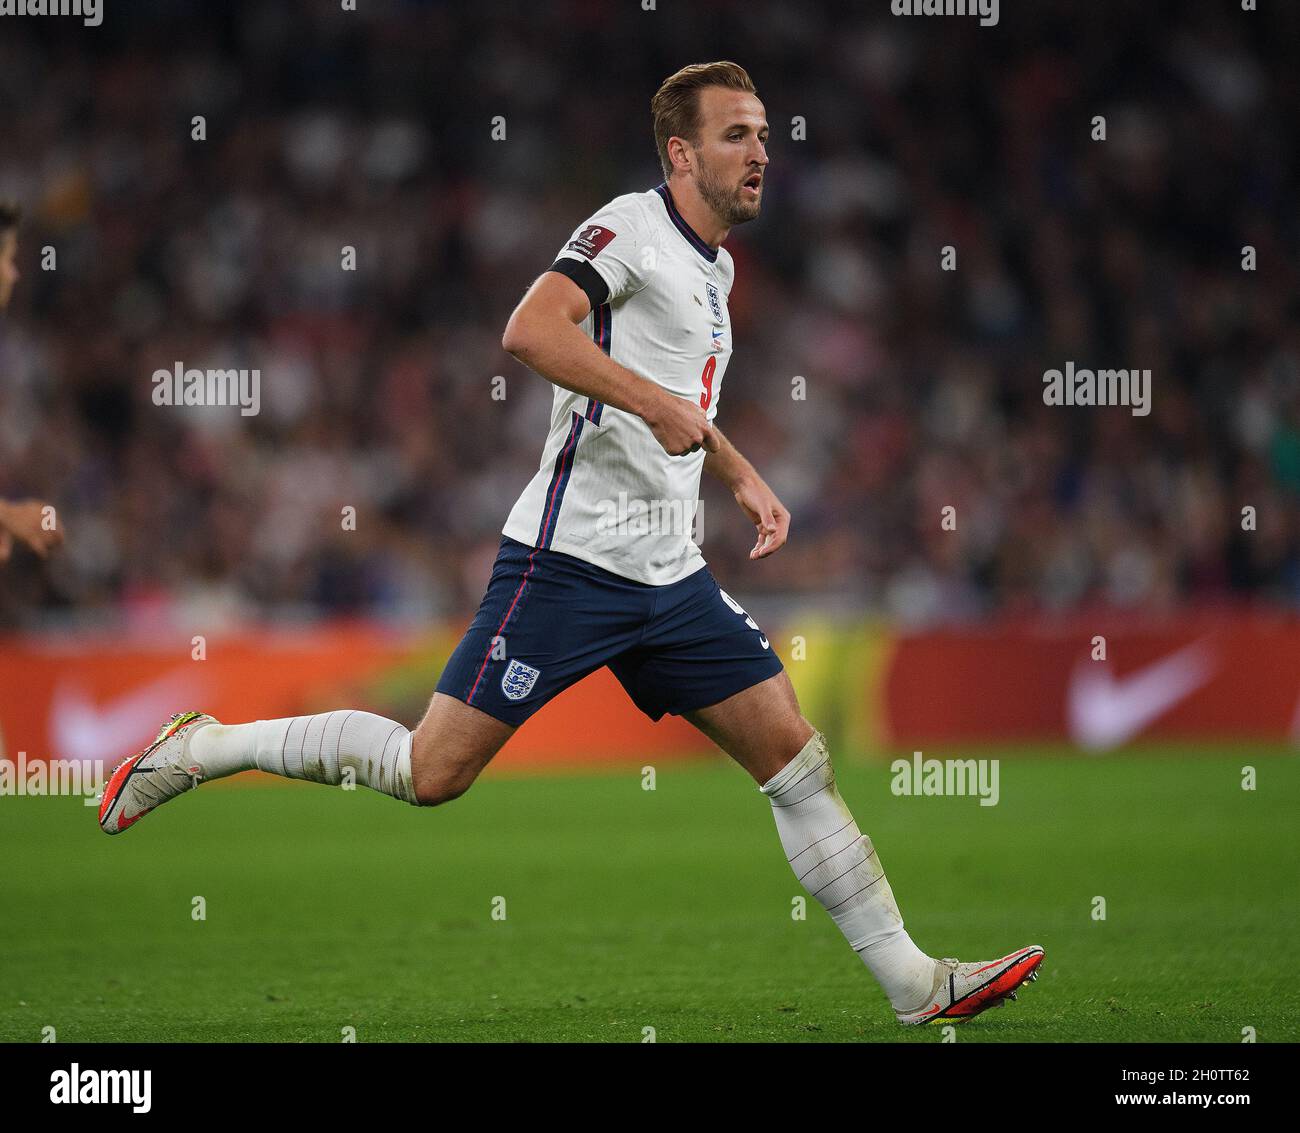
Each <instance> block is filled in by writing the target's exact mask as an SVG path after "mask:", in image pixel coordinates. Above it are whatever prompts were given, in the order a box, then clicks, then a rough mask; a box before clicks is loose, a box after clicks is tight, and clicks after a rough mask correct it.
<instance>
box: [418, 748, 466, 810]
mask: <svg viewBox="0 0 1300 1133" xmlns="http://www.w3.org/2000/svg"><path fill="white" fill-rule="evenodd" d="M411 772H412V785H413V786H414V787H415V800H416V802H417V803H419V805H420V806H439V805H440V804H442V803H449V802H451V800H452V799H458V798H460V796H461V795H463V794H464V793H465V792H466V791H468V790H469V789H470V787H472V786H473V785H474V780H475V779H476V778H478V775H477V772H476V771H475V770H474V769H473V768H471V767H468V766H466V765H464V764H462V763H458V762H457V761H455V760H452V759H438V760H432V761H425V762H424V764H423V765H422V766H420V767H418V768H417V767H416V766H415V765H414V764H412V767H411Z"/></svg>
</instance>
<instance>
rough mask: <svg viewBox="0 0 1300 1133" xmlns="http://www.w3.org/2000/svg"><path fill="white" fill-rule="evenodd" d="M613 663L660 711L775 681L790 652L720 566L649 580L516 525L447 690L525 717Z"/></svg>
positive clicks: (635, 695)
mask: <svg viewBox="0 0 1300 1133" xmlns="http://www.w3.org/2000/svg"><path fill="white" fill-rule="evenodd" d="M602 665H608V666H609V668H610V671H611V672H613V674H614V676H616V677H617V678H618V679H619V682H620V683H621V684H622V685H623V687H624V688H625V689H627V692H628V695H629V696H631V698H632V700H633V702H634V703H635V704H636V706H637V707H638V708H639V709H641V711H642V712H644V713H645V714H646V715H647V716H649V717H650V719H652V720H658V719H659V718H660V717H661V716H662V715H663V714H664V713H665V712H669V713H672V714H674V715H681V714H682V713H684V712H690V711H692V710H693V709H696V708H704V707H707V706H708V705H710V704H717V703H718V702H719V701H721V700H726V699H727V697H729V696H732V695H734V694H735V693H738V692H740V691H741V690H742V689H746V688H749V687H750V686H751V685H755V684H758V682H759V681H765V680H767V678H768V677H772V676H775V675H776V674H777V673H779V672H780V671H781V661H780V659H779V658H778V657H777V655H776V652H775V650H773V649H772V648H771V645H770V643H769V642H768V640H767V638H766V637H765V636H764V635H763V632H762V630H760V629H759V628H758V626H757V625H756V624H755V622H754V620H753V618H751V617H750V616H749V615H748V614H746V613H745V611H744V610H742V609H741V608H740V607H739V606H738V605H736V603H735V602H734V601H733V600H732V598H731V596H730V595H728V594H727V593H726V592H725V591H724V590H723V589H722V588H721V587H720V586H719V585H718V583H717V580H716V579H715V578H714V577H713V575H712V574H711V573H710V571H709V569H708V567H702V568H701V569H700V570H697V571H696V572H695V573H694V574H692V575H690V576H688V577H687V578H684V579H682V580H681V581H680V582H674V583H672V584H671V585H669V586H648V585H646V584H645V583H643V582H634V581H633V580H632V579H630V578H623V577H622V576H621V575H617V574H613V573H611V572H610V571H607V570H602V569H601V568H600V567H597V566H593V565H592V564H591V563H587V562H583V561H582V560H581V559H576V558H574V557H573V556H572V555H565V554H561V553H560V552H559V551H552V550H549V549H534V548H532V547H528V546H525V545H524V544H523V543H519V542H517V541H516V540H514V539H510V538H508V537H506V538H502V540H501V549H500V551H499V552H498V553H497V560H496V563H495V565H494V566H493V568H492V578H491V581H490V582H489V583H488V588H487V593H486V594H485V595H484V596H483V602H482V604H481V605H480V606H479V608H478V613H477V615H475V617H474V621H473V623H472V624H471V625H470V627H469V629H468V630H467V631H466V633H465V636H464V637H463V638H462V639H461V642H460V644H459V645H458V646H457V647H456V650H455V652H454V653H452V655H451V660H449V661H448V662H447V667H446V668H445V669H444V670H443V672H442V676H441V677H440V678H439V680H438V691H439V692H442V693H446V694H447V695H448V696H454V697H456V699H457V700H463V701H464V702H465V703H466V704H470V705H473V707H475V708H478V709H481V710H482V711H484V712H486V713H487V714H488V715H489V716H495V717H496V718H497V719H498V720H503V721H505V723H507V724H516V725H518V724H522V723H523V722H524V721H525V720H527V719H528V717H529V716H531V715H532V714H533V713H534V712H536V711H537V710H538V709H539V708H541V707H542V705H543V704H545V703H546V702H547V701H548V700H550V699H551V698H552V697H554V696H556V695H558V694H559V693H561V692H563V691H564V690H565V689H566V688H568V687H569V686H570V685H572V684H576V683H577V682H578V681H580V680H582V678H583V677H585V676H587V675H588V674H589V673H593V672H595V671H596V670H597V669H599V668H600V667H601V666H602Z"/></svg>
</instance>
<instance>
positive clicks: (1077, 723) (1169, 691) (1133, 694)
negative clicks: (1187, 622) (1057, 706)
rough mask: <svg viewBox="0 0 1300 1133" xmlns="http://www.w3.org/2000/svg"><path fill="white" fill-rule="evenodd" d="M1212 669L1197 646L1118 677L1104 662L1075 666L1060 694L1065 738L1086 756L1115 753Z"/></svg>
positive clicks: (1206, 652)
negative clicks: (1086, 751) (1067, 735)
mask: <svg viewBox="0 0 1300 1133" xmlns="http://www.w3.org/2000/svg"><path fill="white" fill-rule="evenodd" d="M1215 667H1216V665H1215V661H1214V658H1213V657H1212V656H1211V654H1210V651H1209V649H1208V648H1207V647H1206V646H1205V645H1204V644H1203V643H1201V642H1194V643H1193V644H1191V645H1187V646H1184V647H1183V648H1182V649H1180V650H1178V652H1177V653H1172V654H1170V655H1169V656H1168V657H1165V658H1164V659H1163V660H1160V661H1155V662H1153V663H1152V664H1150V665H1146V666H1144V667H1143V668H1141V669H1138V670H1136V671H1135V672H1132V673H1129V674H1128V675H1127V676H1123V677H1114V676H1112V675H1111V673H1110V671H1109V670H1108V669H1107V668H1106V662H1104V661H1090V660H1085V661H1080V662H1079V663H1078V665H1076V666H1075V669H1074V672H1073V673H1072V674H1071V676H1070V684H1069V687H1068V688H1067V690H1066V716H1067V720H1068V726H1069V730H1070V738H1071V739H1073V740H1074V741H1075V742H1076V743H1077V744H1079V745H1080V746H1081V747H1085V748H1087V749H1089V750H1090V751H1103V750H1106V749H1107V748H1113V747H1119V746H1120V745H1121V744H1123V743H1125V742H1127V741H1128V740H1131V739H1132V738H1133V737H1134V736H1136V735H1137V734H1138V733H1139V732H1141V731H1142V730H1143V729H1144V728H1146V727H1147V726H1148V725H1149V724H1152V723H1154V722H1155V720H1157V719H1158V718H1159V717H1161V716H1163V715H1164V714H1165V713H1166V712H1168V711H1169V710H1170V709H1171V708H1173V707H1174V705H1176V704H1177V703H1178V702H1179V701H1181V700H1185V699H1186V698H1187V697H1188V696H1189V695H1190V694H1191V693H1193V692H1194V691H1195V690H1196V689H1198V688H1200V687H1201V685H1203V684H1205V682H1206V681H1208V680H1209V679H1210V677H1211V675H1212V674H1213V672H1214V669H1215Z"/></svg>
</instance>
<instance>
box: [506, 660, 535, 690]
mask: <svg viewBox="0 0 1300 1133" xmlns="http://www.w3.org/2000/svg"><path fill="white" fill-rule="evenodd" d="M541 675H542V671H541V669H534V668H533V667H532V666H531V665H525V664H524V663H523V662H522V661H514V660H512V661H511V662H510V664H508V665H507V666H506V671H505V672H504V673H502V674H501V691H502V692H504V693H505V694H506V699H507V700H523V698H524V697H525V696H527V695H528V694H529V693H530V692H532V691H533V685H535V684H536V683H537V678H538V677H540V676H541Z"/></svg>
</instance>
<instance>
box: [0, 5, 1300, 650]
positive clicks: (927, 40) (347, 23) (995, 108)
mask: <svg viewBox="0 0 1300 1133" xmlns="http://www.w3.org/2000/svg"><path fill="white" fill-rule="evenodd" d="M862 7H863V6H861V5H854V6H852V7H847V6H846V7H843V8H841V7H838V6H823V7H820V8H819V7H817V6H815V5H814V6H809V5H803V4H788V3H780V2H775V0H749V2H744V3H741V2H724V3H714V4H709V5H696V6H686V5H669V4H660V5H658V9H657V10H656V11H651V12H646V11H643V10H641V8H640V6H639V5H637V4H618V5H615V4H602V3H597V2H595V0H562V2H558V3H554V4H544V5H533V4H522V3H521V4H501V5H488V6H482V5H474V6H470V5H453V4H443V3H417V2H406V3H401V2H396V0H393V2H383V0H367V2H365V3H363V4H362V5H360V8H361V9H362V10H361V11H360V12H357V13H349V12H343V11H341V10H340V5H338V4H337V3H334V4H331V3H314V4H313V3H305V2H303V3H295V2H283V3H260V2H259V3H251V2H225V3H216V2H215V0H214V2H211V3H184V2H181V3H178V2H175V0H169V2H166V3H164V2H163V0H140V2H138V3H134V4H132V5H129V6H128V5H108V6H106V11H105V18H104V22H103V25H102V26H101V27H98V28H85V27H82V26H81V25H80V23H79V21H76V20H59V19H50V18H47V19H43V20H40V19H27V20H25V21H24V20H19V19H16V18H15V19H8V20H6V21H4V22H5V27H4V28H3V32H4V35H3V37H2V38H0V97H2V98H3V102H4V105H5V106H6V107H7V108H8V109H7V111H6V113H5V115H4V126H3V129H2V131H0V139H2V144H0V156H2V161H0V196H7V197H12V198H16V199H18V200H19V201H20V202H21V203H22V204H23V206H24V209H25V212H26V218H25V221H24V226H23V229H22V233H21V241H22V251H21V263H22V267H23V271H24V278H23V281H22V283H21V284H20V285H19V289H18V294H17V296H16V299H15V301H14V303H13V305H12V306H11V308H10V309H9V311H8V312H7V313H6V314H5V315H4V316H3V318H2V319H0V495H3V496H4V497H7V498H15V497H21V496H27V495H34V496H38V497H40V498H43V499H49V500H51V501H53V502H55V503H56V504H57V505H58V506H59V508H60V514H61V517H62V519H63V521H64V523H65V524H66V528H67V537H68V541H67V545H66V547H65V548H64V550H63V551H62V553H61V554H60V555H59V556H58V557H57V558H56V559H54V560H52V561H51V562H50V563H49V564H40V563H38V562H37V561H36V560H35V559H33V558H32V556H30V555H20V554H15V556H14V561H13V562H11V563H10V564H9V566H8V567H7V568H6V569H5V570H4V573H3V574H2V575H0V625H5V626H20V625H38V624H39V625H44V624H52V623H57V622H59V621H60V620H63V619H74V620H76V621H78V622H79V623H80V622H96V621H102V622H104V623H106V624H112V625H122V624H125V625H129V626H142V625H144V626H151V625H155V624H180V625H190V624H193V623H194V619H195V618H200V617H201V618H202V619H203V623H202V624H204V625H206V626H208V627H213V626H214V624H220V623H221V622H222V621H223V620H227V619H229V620H237V619H242V618H247V617H268V616H269V617H291V618H297V617H307V618H310V617H316V616H321V615H326V614H331V615H336V614H351V613H364V614H369V615H374V616H378V617H381V618H392V619H395V620H397V621H400V622H411V621H415V620H419V619H425V618H431V617H437V616H451V617H462V616H465V615H467V614H469V613H471V612H472V610H473V608H474V605H475V604H476V603H477V601H478V598H479V596H480V594H481V591H482V587H483V584H484V581H485V579H486V574H487V568H488V564H489V563H490V561H491V557H492V555H493V554H494V552H495V548H496V545H497V542H498V539H499V531H500V527H501V524H502V522H503V521H504V519H505V516H506V513H507V511H508V509H509V507H510V505H511V503H512V502H513V501H514V499H515V496H516V495H517V493H518V492H519V490H520V489H521V488H522V486H523V485H524V483H525V482H526V481H527V479H528V477H529V476H530V475H531V473H532V472H533V470H535V468H536V467H537V462H538V459H539V456H540V449H541V444H542V440H543V438H544V436H545V429H546V422H547V419H548V413H549V405H550V395H551V389H550V386H549V385H547V384H546V383H545V382H544V381H543V380H542V379H540V378H538V377H537V376H536V375H532V374H530V373H528V372H527V371H526V370H525V369H524V368H522V367H521V366H520V365H519V364H518V363H516V362H515V361H514V360H513V359H511V358H510V357H509V356H508V355H506V354H505V353H504V352H503V351H502V350H501V346H500V336H501V332H502V329H503V327H504V325H505V322H506V319H507V317H508V315H509V313H510V311H511V309H512V307H513V306H514V303H515V302H516V301H517V299H518V297H519V296H520V295H521V294H522V292H523V290H524V289H525V288H526V287H527V286H528V284H529V283H530V282H531V280H532V279H533V278H534V276H535V275H536V274H538V273H539V272H541V271H542V270H544V269H545V268H546V267H547V266H548V265H549V264H550V263H551V261H552V259H553V258H554V256H555V253H556V252H557V251H558V249H559V248H560V247H561V246H562V245H563V243H564V242H565V241H566V240H567V239H568V236H569V234H570V232H571V231H572V230H573V229H574V228H575V227H576V226H577V225H578V224H579V223H580V222H581V221H582V220H583V219H584V218H585V217H586V216H587V215H589V214H590V213H591V212H593V211H595V209H596V208H597V207H598V206H599V205H600V204H602V203H603V202H604V201H606V200H608V199H609V198H610V197H613V196H615V195H617V194H619V193H624V192H629V191H634V190H643V189H648V188H651V187H653V186H654V185H656V184H657V183H658V182H659V181H660V180H662V176H661V174H660V171H659V168H658V164H657V160H656V156H655V151H654V143H653V139H652V137H651V132H650V117H649V109H648V103H649V98H650V96H651V94H652V93H653V92H654V90H655V88H656V87H657V85H658V83H659V82H660V81H661V80H662V79H663V78H664V77H665V76H666V75H668V74H670V73H672V72H673V71H675V70H676V69H677V68H678V67H680V66H682V65H683V64H685V63H688V62H699V61H703V60H706V59H716V58H730V59H735V60H737V61H738V62H740V63H742V65H744V66H745V67H746V68H747V69H748V70H749V72H750V74H751V76H752V77H753V79H754V81H755V83H756V85H757V87H758V93H759V96H760V97H761V98H762V99H763V100H764V102H765V104H766V107H767V111H768V118H769V121H770V122H771V124H772V142H771V145H770V157H771V162H772V164H771V167H770V171H769V178H768V185H767V189H766V192H765V195H764V210H763V215H762V217H761V218H760V219H759V220H758V221H756V222H754V223H752V224H750V225H747V226H744V227H742V228H738V229H736V230H734V231H733V233H732V235H731V237H730V239H729V240H728V242H727V247H728V248H729V249H730V250H731V252H732V254H733V256H734V257H735V261H736V269H737V280H736V285H735V290H734V291H733V293H732V296H731V314H732V320H733V326H734V332H735V354H734V357H733V359H732V361H731V365H730V368H729V370H728V373H727V376H726V381H725V384H724V388H723V391H722V399H721V416H720V418H719V423H720V424H721V425H722V427H723V429H724V430H725V431H726V432H727V434H728V435H729V436H730V437H731V438H732V439H733V440H734V441H735V442H736V444H737V445H738V446H739V447H740V448H741V450H742V451H743V452H745V453H746V454H747V455H748V456H749V457H750V458H751V460H752V461H753V462H754V463H755V465H756V466H757V467H758V468H759V470H760V471H761V472H762V473H763V474H764V475H765V477H766V478H767V479H768V481H769V482H770V483H771V484H772V486H773V487H774V488H775V489H776V491H777V492H778V494H780V495H781V496H782V497H783V499H784V500H785V502H786V503H787V505H788V506H789V507H790V509H791V511H792V513H793V517H794V521H793V526H792V536H791V541H790V544H789V545H788V546H787V547H786V548H785V549H784V550H782V551H781V552H780V553H779V554H778V555H776V556H775V557H773V558H772V559H769V560H766V561H764V562H763V563H761V564H751V563H749V562H748V561H747V558H746V553H747V551H748V549H749V547H750V546H751V545H752V543H753V531H752V528H751V527H750V526H749V525H748V523H747V522H746V521H745V519H744V517H743V516H742V515H741V514H740V512H739V511H738V510H737V509H736V508H735V506H734V504H733V503H732V502H731V501H730V500H729V499H727V498H725V493H722V492H720V491H719V490H716V489H717V487H718V486H717V485H714V484H712V483H708V482H707V478H706V489H705V503H704V509H705V510H704V521H705V522H704V536H705V538H704V542H703V549H704V552H705V556H706V558H707V559H708V560H709V562H710V564H711V566H712V567H713V569H714V571H715V573H717V574H718V576H719V578H720V579H721V580H722V581H723V584H724V585H725V586H727V587H728V588H729V589H731V590H732V592H733V593H735V594H736V595H737V596H738V597H743V598H745V599H749V600H750V601H752V602H753V604H754V608H755V609H757V610H762V611H773V610H775V609H776V608H777V606H778V605H779V604H781V603H784V602H788V601H799V602H804V601H808V600H813V601H816V602H818V603H821V604H824V605H826V606H827V607H828V608H832V609H839V610H844V611H858V610H871V611H877V612H881V613H885V614H888V615H890V616H893V617H896V618H900V619H903V620H905V621H907V622H909V623H921V622H926V621H930V620H935V619H940V620H942V619H964V618H971V617H978V616H982V615H983V614H985V613H988V612H990V611H1012V612H1015V611H1024V612H1041V611H1053V610H1064V609H1070V608H1076V607H1079V606H1081V605H1085V604H1091V603H1104V604H1108V605H1118V606H1122V607H1132V608H1140V609H1143V610H1150V609H1159V608H1162V607H1168V606H1171V605H1175V604H1179V603H1182V602H1185V601H1188V600H1220V599H1229V598H1231V599H1242V600H1251V601H1255V600H1259V601H1265V602H1269V603H1276V604H1283V605H1287V606H1295V605H1296V604H1298V603H1300V523H1298V521H1297V514H1298V513H1297V507H1296V503H1297V493H1300V323H1298V322H1297V318H1296V315H1297V294H1298V292H1297V282H1298V280H1297V237H1298V233H1297V219H1298V214H1297V209H1296V202H1297V200H1300V169H1298V166H1297V145H1296V142H1297V108H1298V107H1300V97H1297V95H1298V93H1300V92H1298V91H1297V84H1298V82H1300V78H1298V72H1297V68H1296V67H1295V58H1296V50H1297V49H1296V44H1297V42H1300V6H1297V5H1291V6H1286V5H1271V6H1267V7H1270V8H1271V11H1268V12H1263V11H1261V12H1259V13H1253V14H1252V13H1241V12H1237V11H1236V10H1235V9H1236V7H1237V6H1236V5H1235V4H1228V5H1223V4H1217V3H1204V4H1197V3H1166V2H1163V0H1155V2H1150V3H1147V2H1144V3H1142V4H1120V3H1113V4H1095V3H1091V2H1088V3H1085V2H1082V0H1080V2H1078V3H1074V2H1065V3H1059V4H1045V3H1044V4H1032V5H1031V4H1025V5H1017V6H1015V7H1014V8H1013V6H1012V5H1010V4H1003V5H1002V12H1001V20H1000V23H999V24H998V26H996V27H993V28H982V27H980V26H979V24H978V21H977V20H973V19H964V18H958V17H948V18H933V17H931V18H919V17H911V18H898V17H893V16H891V15H890V14H889V10H888V5H887V4H886V3H884V2H883V0H882V2H881V3H880V4H877V5H873V6H872V7H873V11H872V12H871V13H870V14H866V15H864V14H861V9H862ZM1283 9H1285V10H1283ZM855 10H856V13H857V14H855ZM1098 114H1100V115H1104V116H1105V118H1106V122H1107V140H1106V141H1105V142H1098V141H1094V140H1093V139H1092V130H1093V124H1092V119H1093V116H1094V115H1098ZM194 115H203V116H204V117H205V118H206V126H207V138H206V140H205V141H194V140H192V139H191V120H192V118H193V116H194ZM498 115H500V116H503V117H504V120H505V125H506V137H505V139H504V140H493V137H492V132H491V131H492V126H493V119H494V117H495V116H498ZM795 116H801V117H802V118H803V119H804V121H805V122H806V129H807V137H806V140H795V139H793V138H792V137H791V129H792V126H791V122H792V119H793V118H794V117H795ZM1247 244H1250V245H1253V246H1254V247H1255V248H1256V249H1257V256H1258V268H1257V270H1255V271H1253V272H1248V271H1243V270H1242V247H1243V246H1244V245H1247ZM47 245H48V246H51V247H53V248H54V249H55V250H56V253H57V270H55V271H44V270H41V265H40V255H41V249H42V248H43V247H44V246H47ZM345 245H351V246H353V247H355V248H356V250H357V270H356V271H355V272H345V271H343V270H341V268H340V257H341V249H342V248H343V246H345ZM944 245H952V246H953V247H955V248H956V250H957V270H956V271H952V272H945V271H942V270H940V249H941V248H942V247H943V246H944ZM1070 360H1072V361H1074V362H1075V363H1076V365H1078V366H1080V367H1083V366H1088V367H1116V368H1123V367H1143V368H1148V367H1149V368H1150V369H1151V370H1152V373H1153V380H1152V412H1151V414H1150V416H1148V417H1137V416H1133V415H1132V414H1131V413H1130V412H1129V411H1128V410H1127V409H1125V408H1120V407H1111V408H1093V409H1082V408H1055V407H1047V406H1045V405H1044V404H1043V400H1042V375H1043V372H1044V370H1046V369H1049V368H1053V367H1063V366H1064V365H1065V363H1066V362H1067V361H1070ZM177 361H180V362H183V363H184V365H186V366H189V367H199V368H208V367H216V368H225V367H249V368H252V367H257V368H259V369H260V370H261V374H262V387H261V402H262V405H261V412H260V414H259V415H258V416H256V417H249V418H245V417H241V416H239V414H238V412H237V411H236V410H232V409H222V408H208V409H202V410H200V409H195V408H188V409H182V408H174V407H165V406H163V407H160V406H156V405H154V404H153V403H152V401H151V394H152V390H153V386H152V382H151V375H152V374H153V372H154V371H155V370H156V369H159V368H164V369H170V368H171V367H172V366H173V365H174V364H175V363H176V362H177ZM494 375H505V376H506V378H507V386H506V388H507V396H506V398H505V400H504V401H498V400H494V399H493V398H492V396H491V384H492V379H493V377H494ZM796 376H801V377H803V378H804V379H806V382H807V396H806V399H805V400H796V399H794V398H792V396H791V389H792V379H794V378H795V377H796ZM945 505H953V506H954V507H955V508H956V509H957V529H956V531H955V532H948V531H943V530H941V528H940V522H939V520H940V511H941V509H942V508H943V507H944V506H945ZM1247 505H1250V506H1253V507H1254V508H1256V509H1257V516H1258V530H1256V531H1254V532H1243V531H1242V529H1241V522H1240V516H1241V509H1242V507H1244V506H1247ZM345 506H353V507H355V508H356V509H357V531H356V532H348V531H344V530H343V529H342V524H341V522H340V513H341V509H342V508H344V507H345Z"/></svg>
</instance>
